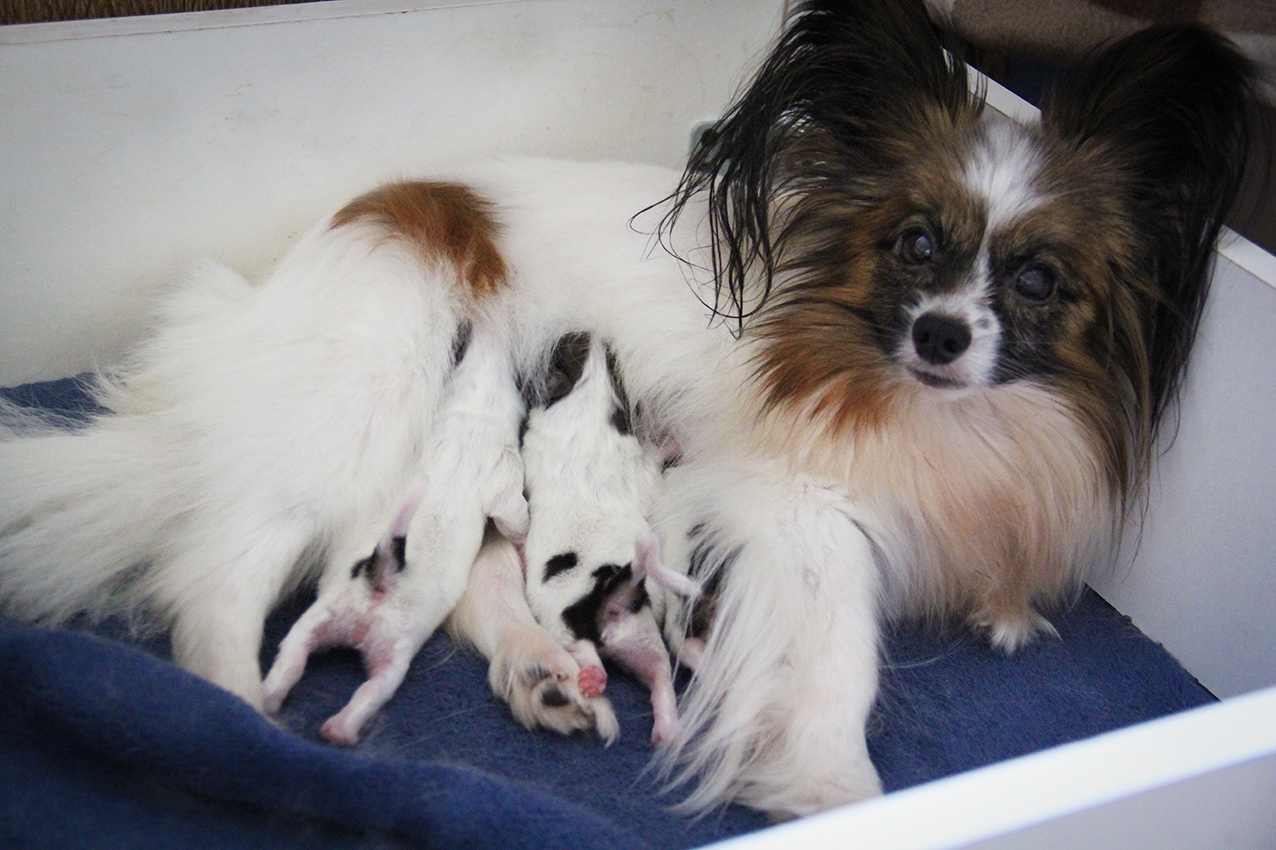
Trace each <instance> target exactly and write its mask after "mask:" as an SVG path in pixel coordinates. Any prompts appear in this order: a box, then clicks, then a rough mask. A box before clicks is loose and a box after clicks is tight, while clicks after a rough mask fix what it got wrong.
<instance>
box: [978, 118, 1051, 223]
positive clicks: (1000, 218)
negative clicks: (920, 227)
mask: <svg viewBox="0 0 1276 850" xmlns="http://www.w3.org/2000/svg"><path fill="white" fill-rule="evenodd" d="M986 127H987V129H986V132H985V133H984V135H983V136H982V137H981V138H980V139H979V140H978V141H976V142H975V144H974V145H973V146H972V148H971V151H970V155H969V158H968V159H967V160H966V165H965V168H964V170H963V172H962V178H963V180H964V181H965V183H966V186H967V187H968V188H969V189H970V191H971V193H972V194H974V196H975V197H976V198H978V199H980V200H982V201H983V202H984V204H985V208H986V209H987V210H988V221H987V231H986V233H992V232H994V231H996V230H997V229H998V228H1000V227H1002V226H1004V225H1006V224H1008V223H1010V222H1011V221H1013V220H1014V219H1016V218H1018V217H1020V216H1022V215H1024V214H1025V213H1028V212H1030V211H1032V210H1033V209H1036V208H1037V207H1039V206H1040V205H1041V204H1042V203H1043V202H1044V198H1043V197H1042V196H1041V193H1040V192H1038V191H1037V189H1036V183H1037V175H1039V174H1040V173H1041V154H1040V152H1039V151H1038V150H1037V148H1036V146H1035V145H1034V144H1033V141H1032V138H1031V137H1030V136H1029V135H1028V133H1027V132H1026V131H1025V130H1024V129H1023V128H1022V127H1020V126H1019V125H1018V124H1015V123H1013V122H1010V121H998V122H993V123H990V124H988V125H986ZM986 241H987V240H986V238H985V243H986Z"/></svg>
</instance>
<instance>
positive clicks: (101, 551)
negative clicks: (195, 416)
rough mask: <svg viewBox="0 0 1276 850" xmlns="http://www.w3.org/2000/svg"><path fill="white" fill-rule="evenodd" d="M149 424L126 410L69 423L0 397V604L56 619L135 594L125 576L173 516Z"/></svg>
mask: <svg viewBox="0 0 1276 850" xmlns="http://www.w3.org/2000/svg"><path fill="white" fill-rule="evenodd" d="M149 430H150V429H149V428H148V426H147V422H146V420H145V419H144V418H142V417H137V416H129V415H106V416H101V417H99V418H97V419H94V420H93V421H92V422H90V423H89V424H87V425H80V426H79V427H68V423H66V422H55V421H51V420H49V419H47V418H45V417H42V416H40V415H38V414H34V413H32V412H30V411H26V410H23V409H21V408H18V407H17V406H15V405H13V404H10V403H8V402H5V401H0V610H3V611H4V612H5V613H7V614H10V615H12V616H15V617H19V618H21V619H23V620H28V621H31V622H42V623H48V624H56V623H59V622H63V621H65V620H67V619H68V618H70V617H72V616H73V615H76V614H79V613H87V614H90V615H94V616H102V615H106V614H109V613H113V612H115V611H118V610H122V609H123V608H124V607H126V606H128V605H130V604H131V603H133V602H135V601H136V600H133V599H130V598H126V594H127V592H128V591H127V586H128V585H132V584H135V583H134V582H129V581H127V580H126V579H127V578H128V576H129V575H130V574H132V573H135V572H137V571H138V570H141V569H144V566H145V565H146V564H147V563H148V562H150V561H151V560H152V559H154V558H155V557H156V555H157V546H158V540H159V537H160V532H161V530H162V528H163V527H164V525H165V524H166V523H167V522H171V521H172V519H173V514H174V510H173V508H172V506H171V500H170V499H167V498H166V497H165V496H164V492H163V491H164V488H163V486H162V480H163V473H162V469H163V467H164V464H163V462H162V455H163V454H164V445H163V443H162V441H159V440H157V439H155V436H156V435H153V434H151V433H149Z"/></svg>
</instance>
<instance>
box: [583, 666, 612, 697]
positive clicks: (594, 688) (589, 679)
mask: <svg viewBox="0 0 1276 850" xmlns="http://www.w3.org/2000/svg"><path fill="white" fill-rule="evenodd" d="M576 684H577V686H578V687H579V688H580V692H581V693H582V694H583V695H584V696H586V697H589V698H590V699H596V698H597V697H600V696H602V695H603V692H604V691H605V690H607V671H606V670H604V669H603V668H601V667H582V668H581V670H580V674H579V675H578V676H577V677H576Z"/></svg>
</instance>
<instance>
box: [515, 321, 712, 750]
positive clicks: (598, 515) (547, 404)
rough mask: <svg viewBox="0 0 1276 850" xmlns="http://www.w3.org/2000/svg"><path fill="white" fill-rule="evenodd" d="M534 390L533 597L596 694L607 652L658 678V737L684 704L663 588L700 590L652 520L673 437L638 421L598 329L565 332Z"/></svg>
mask: <svg viewBox="0 0 1276 850" xmlns="http://www.w3.org/2000/svg"><path fill="white" fill-rule="evenodd" d="M533 395H534V396H536V397H534V398H533V401H532V403H531V404H530V405H529V408H530V411H529V413H528V419H527V430H526V432H525V433H524V435H523V443H522V453H523V471H524V483H525V487H526V494H527V500H528V509H529V514H530V524H529V526H528V534H527V540H526V543H525V545H524V558H525V565H526V575H527V601H528V604H529V606H530V607H531V610H532V612H533V613H534V614H535V616H536V619H537V620H538V621H539V622H540V623H541V625H542V626H544V627H545V629H546V630H548V631H549V632H550V633H551V634H552V635H554V636H555V637H556V638H558V640H559V641H561V643H562V645H563V646H564V647H566V648H567V651H568V652H569V653H570V654H571V655H572V657H573V658H575V659H576V661H577V663H578V664H579V666H580V674H579V678H578V685H579V688H580V691H581V693H582V694H584V695H585V696H586V697H589V698H594V699H602V698H604V697H603V695H604V692H605V690H606V683H607V674H606V672H605V670H604V668H603V665H602V661H601V658H600V656H601V657H605V658H609V659H611V660H613V661H615V662H616V663H617V664H619V665H621V666H622V667H623V668H625V669H627V670H629V671H630V672H632V673H634V674H635V675H636V676H637V677H638V678H639V679H641V680H642V682H643V683H644V684H645V685H646V686H647V687H648V688H650V689H651V701H652V707H653V710H654V724H653V729H652V736H651V737H652V742H653V743H655V744H657V745H660V744H662V743H668V742H670V741H672V740H673V738H674V737H675V735H676V733H677V729H678V712H677V705H676V702H675V696H674V689H673V677H672V672H671V667H670V660H669V653H668V650H667V649H666V648H665V644H664V641H663V639H662V638H661V634H660V627H659V625H658V619H659V618H660V617H661V616H662V615H663V610H664V604H663V601H664V600H663V593H662V588H664V587H669V588H672V589H674V590H675V591H677V592H682V593H688V594H694V592H695V590H696V588H695V586H694V584H693V583H691V582H690V580H688V579H687V578H686V577H685V576H682V575H679V574H673V573H671V572H670V571H669V570H666V569H665V568H664V567H663V565H662V564H661V562H660V546H659V544H658V542H657V539H656V537H655V536H654V535H653V534H652V531H651V527H650V525H649V524H648V514H649V513H650V510H651V506H652V504H653V500H654V499H655V496H656V493H657V489H658V488H659V486H660V481H661V472H662V468H663V466H664V464H665V462H666V461H667V459H668V458H667V455H668V449H666V448H661V447H656V446H655V445H647V446H644V444H643V443H642V442H640V441H639V440H638V438H637V437H635V436H634V435H633V434H632V433H630V429H629V416H628V409H627V405H626V404H625V402H624V400H623V387H621V385H620V384H619V380H618V376H617V374H616V372H615V370H614V368H612V364H611V363H610V362H609V357H608V352H607V349H606V347H605V346H604V345H603V343H602V342H601V341H600V340H598V339H597V338H591V337H590V336H588V335H586V334H571V335H568V336H565V337H563V338H562V339H560V340H559V342H558V344H557V346H556V347H555V350H554V353H553V358H552V363H551V364H550V368H549V370H548V377H547V378H546V380H545V381H544V385H543V386H542V387H540V388H539V393H535V392H534V393H533ZM649 578H650V579H651V580H652V581H650V582H649V581H646V579H649Z"/></svg>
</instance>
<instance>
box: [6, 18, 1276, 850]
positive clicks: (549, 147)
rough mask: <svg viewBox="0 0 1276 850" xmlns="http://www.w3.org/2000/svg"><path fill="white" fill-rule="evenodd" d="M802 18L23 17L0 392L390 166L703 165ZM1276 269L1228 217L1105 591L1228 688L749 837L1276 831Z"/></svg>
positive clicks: (972, 840) (11, 133)
mask: <svg viewBox="0 0 1276 850" xmlns="http://www.w3.org/2000/svg"><path fill="white" fill-rule="evenodd" d="M782 7H783V2H782V0H666V1H665V2H657V0H613V1H612V2H599V0H506V2H482V0H450V2H444V0H435V2H430V0H418V2H415V3H412V2H396V0H333V2H319V3H308V4H304V5H298V6H281V7H267V8H261V9H246V10H235V11H227V12H205V13H198V14H191V15H167V16H157V17H150V18H121V19H114V20H100V21H86V22H74V23H65V24H38V25H27V26H12V27H5V28H0V305H2V306H0V386H11V385H14V384H19V383H24V382H28V381H36V380H47V379H52V378H59V377H65V376H68V375H73V374H76V373H79V372H82V371H84V370H86V369H89V368H92V367H93V366H94V365H96V364H99V363H108V362H110V361H112V360H113V359H115V358H116V357H117V356H118V355H119V354H120V353H121V352H122V351H123V350H124V349H125V347H126V346H127V345H128V344H129V343H130V342H131V341H132V340H134V339H136V338H137V336H138V335H139V334H140V333H141V332H142V331H143V330H144V328H145V326H146V318H145V307H144V305H145V303H146V299H147V296H148V295H149V294H150V293H152V292H154V291H155V290H156V288H157V287H159V286H160V285H161V284H163V283H165V282H167V281H170V280H172V279H174V278H175V277H176V276H177V275H178V274H180V273H181V271H182V270H183V269H185V268H186V267H187V266H188V265H189V263H190V262H191V261H192V259H195V258H201V257H211V258H213V259H216V260H219V261H222V262H225V263H227V264H228V265H231V266H233V267H234V268H236V269H238V270H240V271H241V272H244V273H245V274H248V275H250V276H252V275H255V274H259V273H261V272H263V271H264V270H265V269H267V268H268V267H269V266H270V264H271V263H272V262H273V261H274V260H275V259H276V258H277V257H278V256H279V255H280V254H281V253H283V251H285V250H286V249H287V248H288V247H289V245H290V244H291V243H292V241H293V240H294V239H295V238H296V236H297V235H298V234H299V233H300V232H302V231H303V230H304V229H305V228H306V227H308V226H309V225H310V224H311V223H312V222H313V221H315V220H317V219H318V218H319V217H320V216H321V215H322V214H324V213H325V212H327V211H329V210H331V209H334V208H336V207H337V206H339V205H340V204H341V203H342V202H343V201H344V200H345V199H347V198H349V197H350V196H352V195H354V194H356V193H357V192H359V191H361V190H363V189H365V188H366V187H367V186H369V185H372V184H375V183H376V182H379V181H383V180H386V179H393V178H396V177H403V176H409V175H414V174H417V173H421V172H423V171H428V170H432V169H434V168H436V167H438V166H441V165H446V164H448V163H453V162H458V161H463V160H471V159H474V158H475V157H477V156H482V155H484V154H490V153H527V154H547V155H554V156H563V157H580V158H590V159H599V158H621V159H631V160H640V161H648V162H655V163H660V164H663V165H669V166H678V165H679V164H680V163H681V161H682V159H683V157H684V156H685V153H686V149H687V145H688V138H689V134H690V132H691V129H692V128H693V127H694V126H695V125H696V124H697V123H698V122H701V121H703V120H707V119H711V118H713V117H714V116H716V115H717V114H718V113H719V111H720V110H721V109H722V108H723V106H724V105H725V104H726V103H727V102H728V101H729V100H730V98H731V96H732V94H733V93H734V91H735V90H736V87H737V85H739V84H740V82H742V81H743V80H744V79H745V78H746V75H747V73H748V72H749V70H751V69H752V67H753V66H754V64H755V63H756V61H757V59H758V57H759V56H760V55H761V54H762V52H763V51H764V50H765V49H766V47H767V46H768V44H769V42H770V39H771V38H772V36H773V35H774V33H775V32H776V30H777V28H778V25H779V22H780V19H781V14H782ZM990 101H991V103H992V105H993V106H994V107H995V108H997V109H999V110H1001V111H1002V112H1005V113H1007V114H1009V115H1012V116H1014V117H1021V118H1023V117H1027V118H1028V119H1029V120H1030V118H1031V113H1032V109H1031V107H1028V106H1026V105H1025V104H1024V103H1023V102H1022V101H1019V100H1018V99H1017V98H1016V97H1015V96H1014V95H1012V94H1010V93H1009V92H1006V91H1005V90H1003V89H1000V88H999V87H997V86H995V85H993V86H991V91H990ZM1274 286H1276V258H1273V257H1272V256H1271V255H1269V254H1267V253H1266V252H1264V251H1262V250H1261V249H1259V248H1257V247H1255V246H1254V245H1252V244H1250V243H1249V242H1247V241H1245V240H1243V239H1240V238H1239V237H1233V236H1229V237H1228V238H1227V240H1226V241H1225V244H1224V246H1223V247H1222V249H1221V250H1220V257H1219V260H1218V264H1217V270H1216V274H1215V280H1214V290H1213V295H1212V298H1211V301H1210V303H1209V306H1208V308H1207V311H1206V315H1205V319H1204V323H1203V325H1202V327H1201V332H1200V338H1199V341H1198V343H1197V348H1196V352H1195V355H1194V359H1193V363H1192V367H1191V371H1190V374H1189V377H1188V381H1187V385H1186V390H1185V394H1184V400H1183V406H1182V411H1181V421H1180V423H1179V427H1178V429H1177V437H1176V439H1175V440H1174V441H1173V444H1172V445H1171V446H1170V447H1169V448H1168V450H1167V451H1166V453H1165V454H1164V456H1163V457H1162V458H1161V460H1160V463H1159V465H1158V468H1157V472H1156V476H1155V479H1154V481H1153V485H1152V493H1151V497H1150V504H1149V506H1148V511H1147V518H1146V521H1145V523H1144V524H1143V528H1142V534H1141V536H1138V537H1137V538H1136V537H1134V536H1132V537H1131V539H1130V541H1129V542H1128V543H1127V545H1126V547H1125V551H1126V552H1127V553H1128V556H1127V558H1126V559H1125V562H1124V563H1123V564H1122V565H1121V567H1120V569H1118V570H1117V571H1116V572H1115V573H1114V574H1113V576H1112V577H1111V579H1109V580H1106V581H1105V583H1103V584H1102V585H1101V586H1099V587H1098V588H1097V589H1098V590H1099V591H1100V592H1101V593H1102V594H1103V595H1104V596H1105V597H1106V598H1107V599H1108V600H1109V601H1110V602H1112V603H1113V604H1114V605H1115V606H1116V607H1117V608H1119V609H1120V610H1121V611H1123V612H1124V613H1126V614H1128V615H1129V616H1130V617H1132V618H1133V620H1134V622H1135V624H1136V625H1138V626H1139V627H1140V628H1141V629H1142V630H1143V631H1144V632H1145V633H1146V634H1148V635H1149V636H1150V637H1152V638H1154V639H1155V640H1158V641H1160V642H1161V643H1163V644H1164V645H1165V646H1166V647H1167V648H1168V649H1169V650H1170V651H1171V652H1172V653H1174V655H1175V656H1176V657H1177V658H1178V659H1179V660H1180V661H1181V662H1182V663H1183V664H1184V666H1186V667H1187V668H1188V670H1189V671H1191V672H1192V673H1193V674H1194V675H1195V676H1196V677H1197V678H1198V679H1200V681H1201V682H1202V683H1203V684H1204V685H1205V686H1206V687H1208V688H1210V689H1211V690H1212V691H1213V692H1214V693H1215V694H1217V695H1218V696H1220V697H1222V698H1223V701H1222V702H1221V703H1219V704H1216V705H1211V706H1207V707H1204V708H1201V709H1197V710H1195V711H1190V712H1186V713H1184V714H1180V715H1175V716H1172V717H1167V718H1164V719H1161V720H1157V721H1153V722H1150V723H1145V724H1142V725H1140V726H1135V727H1132V728H1129V729H1124V730H1120V731H1117V732H1113V733H1110V734H1107V735H1102V736H1099V737H1096V738H1092V739H1089V740H1085V741H1081V742H1078V743H1075V744H1070V745H1067V746H1063V747H1058V748H1056V749H1053V750H1047V751H1045V752H1041V753H1037V754H1034V755H1031V756H1027V757H1024V758H1021V759H1016V760H1013V761H1009V762H1003V763H1001V764H997V765H993V766H990V767H987V768H983V769H981V770H977V771H973V772H970V773H966V774H962V775H958V776H953V777H950V778H947V779H943V780H940V781H937V782H933V783H930V784H927V785H923V786H919V787H915V788H911V789H908V790H906V791H901V792H897V793H894V794H890V795H888V796H886V797H883V798H881V799H879V800H875V801H871V802H869V803H865V804H862V805H859V806H853V807H849V808H847V809H844V810H840V811H835V812H829V813H827V814H824V815H821V816H817V817H813V818H808V819H805V820H802V821H798V822H795V823H791V824H786V825H783V826H779V827H773V828H771V829H767V830H763V831H762V832H759V833H755V834H752V835H747V836H744V837H741V838H738V839H734V840H733V841H730V842H725V844H724V846H738V847H741V848H745V847H759V848H774V847H801V848H807V847H816V846H828V847H833V846H837V847H843V846H845V847H855V848H888V847H889V848H950V847H967V846H978V847H1031V848H1053V847H1060V848H1062V847H1068V848H1083V847H1084V848H1093V847H1148V848H1157V850H1165V848H1177V847H1184V848H1186V847H1192V848H1219V847H1229V848H1231V847H1276V688H1273V687H1272V686H1273V685H1276V333H1274V332H1273V328H1276V288H1273V287H1274Z"/></svg>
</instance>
